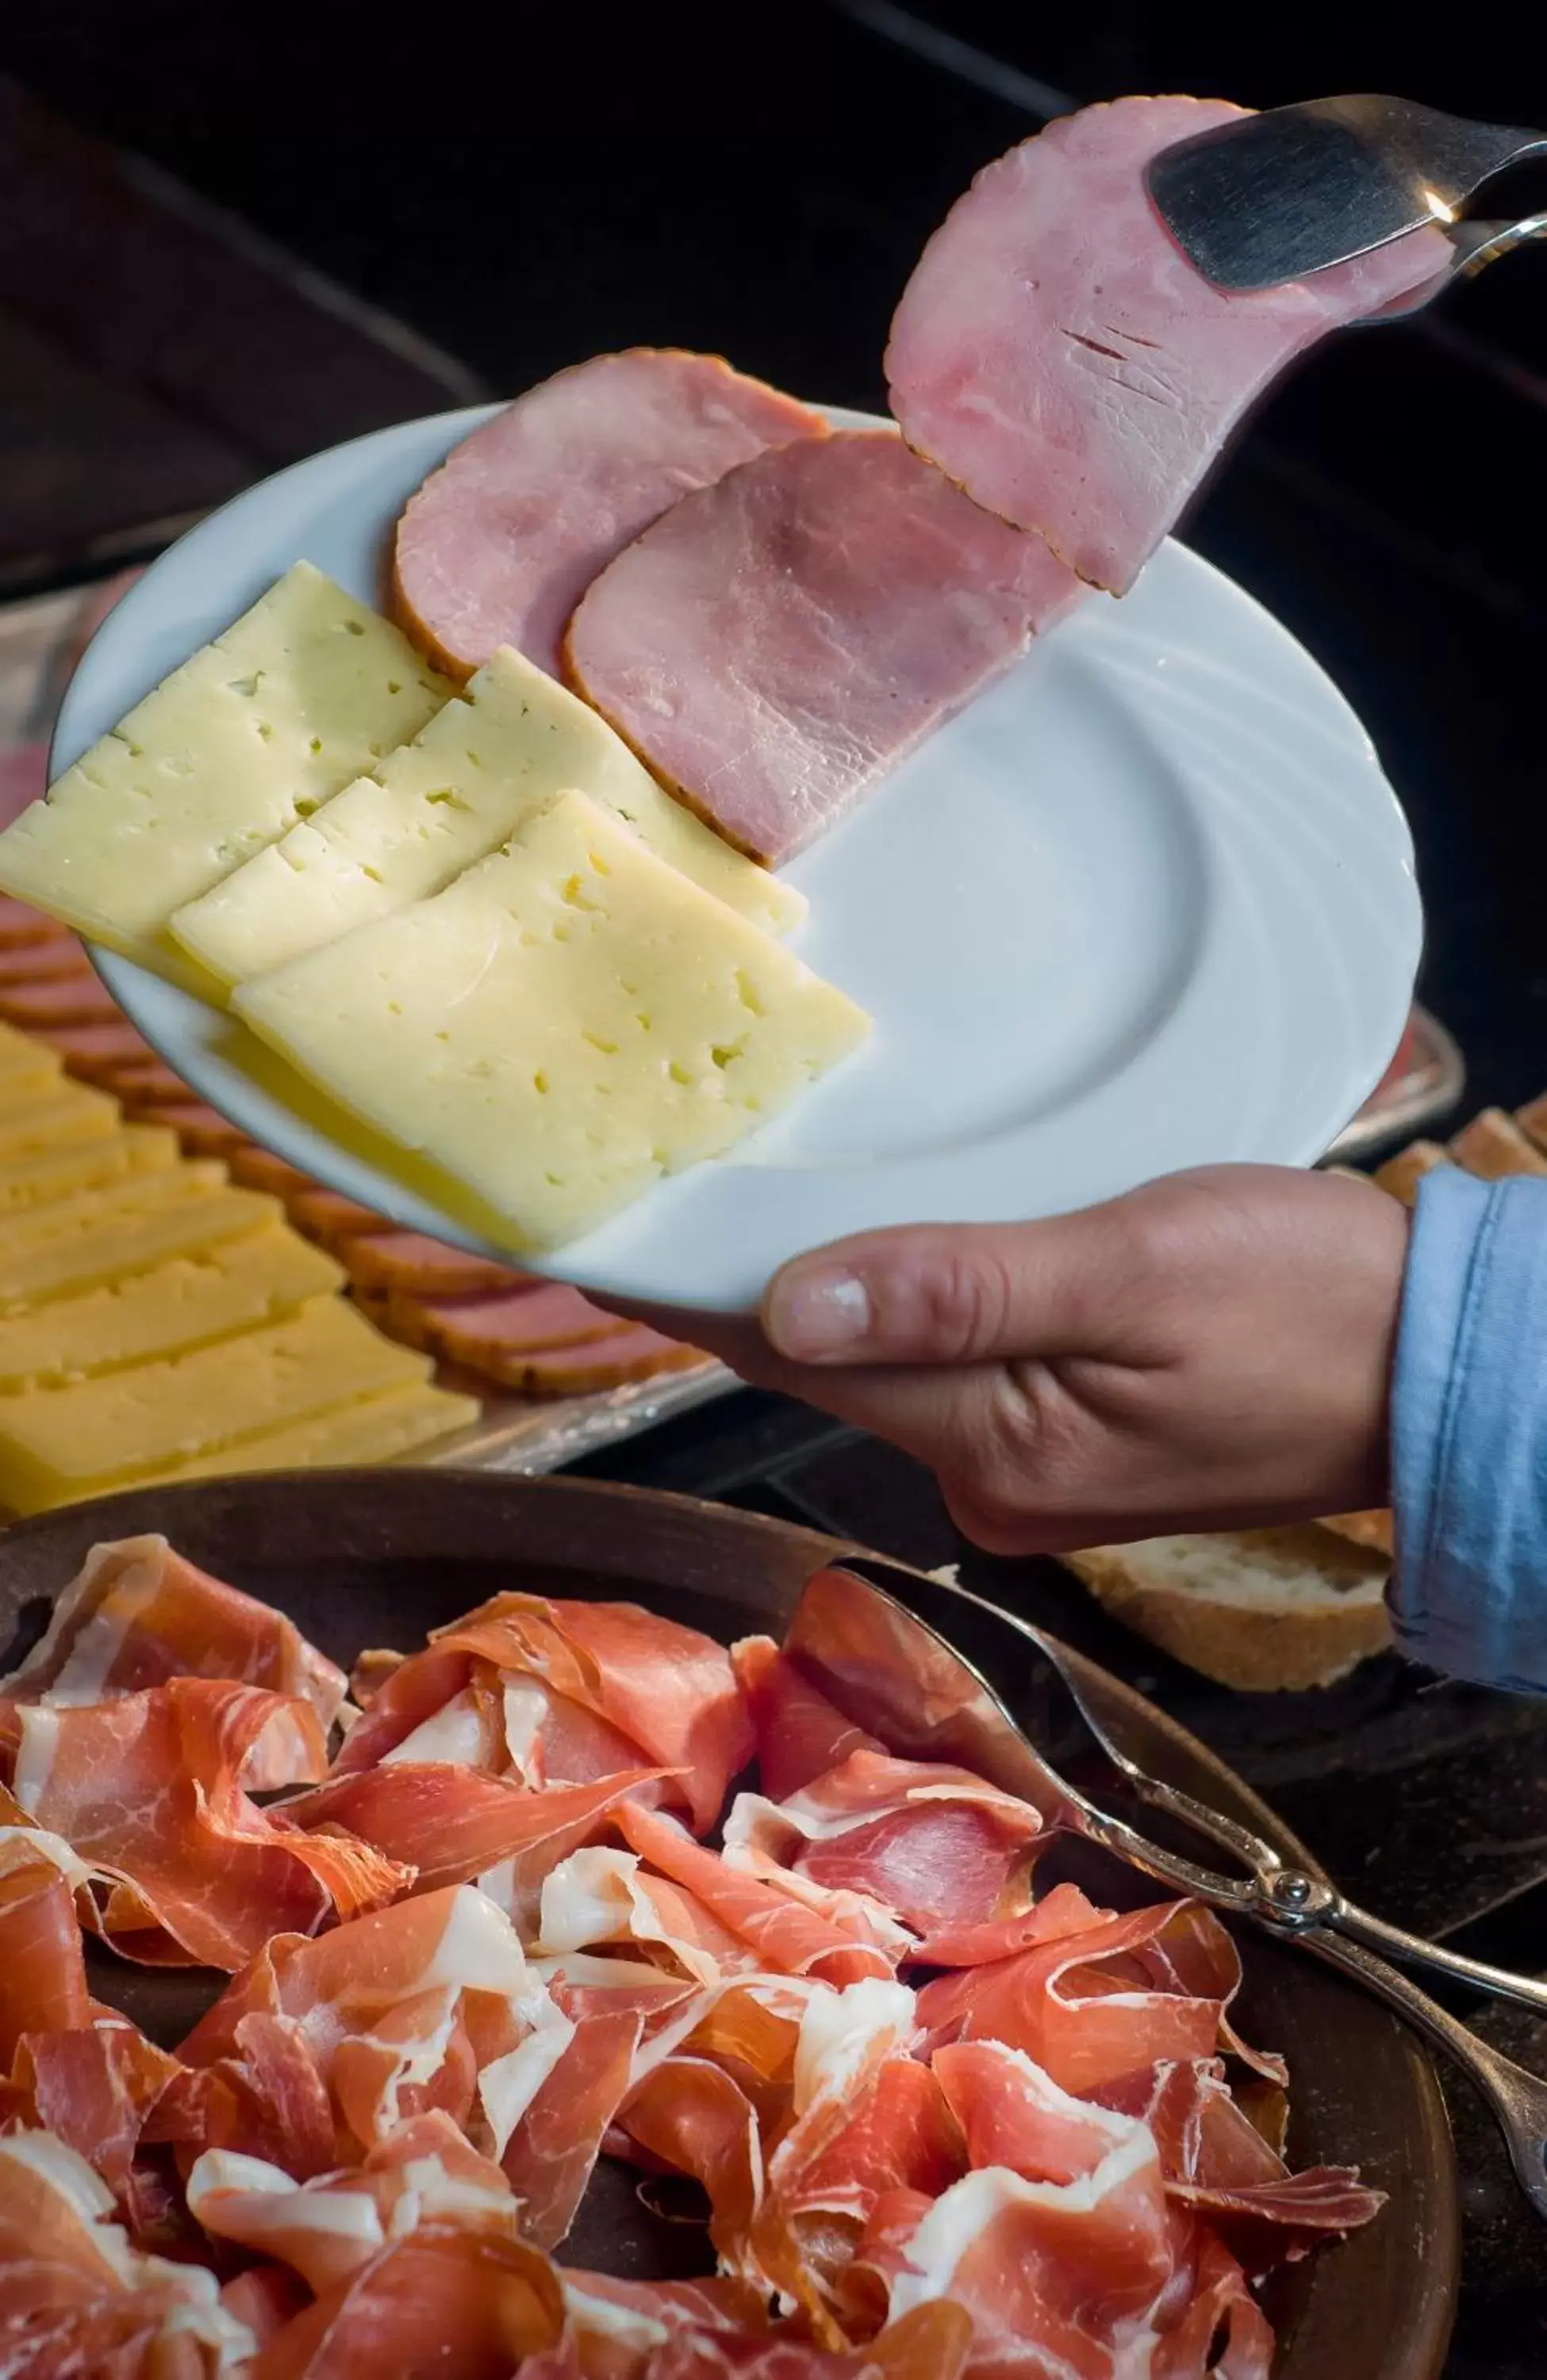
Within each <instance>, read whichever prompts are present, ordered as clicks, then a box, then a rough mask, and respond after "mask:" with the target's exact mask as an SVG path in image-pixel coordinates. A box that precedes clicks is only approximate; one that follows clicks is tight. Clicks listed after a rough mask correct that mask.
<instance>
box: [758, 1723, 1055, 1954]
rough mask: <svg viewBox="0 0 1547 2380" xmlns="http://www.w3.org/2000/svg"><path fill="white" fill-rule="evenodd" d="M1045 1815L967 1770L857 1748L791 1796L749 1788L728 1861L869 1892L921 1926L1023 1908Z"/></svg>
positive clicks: (986, 1918) (829, 1887)
mask: <svg viewBox="0 0 1547 2380" xmlns="http://www.w3.org/2000/svg"><path fill="white" fill-rule="evenodd" d="M1041 1826H1042V1822H1041V1816H1040V1815H1039V1814H1038V1812H1037V1811H1035V1810H1033V1809H1032V1808H1031V1806H1030V1804H1029V1803H1026V1802H1018V1801H1017V1800H1016V1799H1015V1797H1014V1796H1013V1795H1012V1794H1009V1793H1004V1792H1001V1791H999V1790H998V1789H997V1788H996V1787H994V1786H992V1785H989V1784H986V1783H985V1782H984V1780H983V1779H981V1777H974V1776H971V1775H970V1774H969V1773H968V1770H966V1769H965V1768H952V1767H936V1766H930V1765H927V1764H925V1763H923V1762H920V1761H914V1760H896V1759H894V1758H893V1757H892V1756H891V1755H890V1754H888V1753H884V1752H870V1751H859V1752H853V1753H851V1754H850V1755H849V1756H848V1758H847V1760H845V1761H844V1762H842V1763H841V1765H840V1766H839V1767H836V1768H833V1769H829V1770H828V1771H827V1773H826V1774H825V1775H824V1776H822V1777H819V1778H816V1779H813V1780H812V1781H811V1783H810V1785H807V1786H805V1787H803V1788H802V1789H801V1791H799V1792H798V1793H794V1794H791V1795H789V1796H787V1797H786V1799H785V1800H784V1801H783V1802H778V1803H774V1802H770V1801H768V1800H766V1799H765V1798H764V1797H762V1796H761V1795H759V1794H752V1793H743V1794H740V1795H739V1796H738V1797H737V1802H736V1805H735V1807H734V1808H733V1810H732V1811H731V1814H730V1816H729V1818H728V1819H727V1820H726V1822H725V1858H726V1862H727V1864H729V1865H731V1866H733V1867H742V1866H747V1867H749V1868H751V1869H752V1870H753V1872H755V1873H757V1874H759V1875H761V1876H765V1877H767V1878H768V1879H769V1880H770V1881H774V1880H775V1879H774V1872H775V1870H776V1869H778V1868H781V1867H782V1868H785V1869H787V1870H789V1871H791V1872H792V1873H793V1874H794V1875H795V1876H800V1877H804V1878H807V1879H809V1880H810V1882H811V1883H812V1884H814V1885H816V1886H818V1887H819V1888H822V1889H823V1890H825V1891H828V1892H837V1893H848V1894H852V1895H857V1896H862V1897H863V1898H864V1900H867V1901H869V1902H873V1903H877V1904H879V1905H880V1907H881V1908H882V1909H883V1910H889V1911H891V1912H893V1913H894V1914H895V1916H897V1917H899V1918H901V1919H902V1920H903V1921H904V1922H905V1923H906V1924H907V1925H911V1926H912V1927H913V1928H914V1929H915V1931H916V1932H917V1933H919V1934H928V1933H931V1932H932V1931H934V1930H936V1929H938V1928H940V1927H942V1926H944V1925H985V1924H988V1923H990V1922H992V1921H993V1920H996V1919H1001V1920H1002V1919H1005V1918H1011V1917H1017V1916H1019V1915H1020V1914H1022V1913H1023V1912H1024V1911H1025V1909H1026V1908H1027V1905H1028V1903H1029V1900H1030V1888H1029V1876H1030V1865H1031V1860H1032V1858H1033V1856H1034V1855H1035V1852H1036V1851H1037V1850H1038V1849H1040V1848H1041V1844H1040V1840H1039V1839H1040V1837H1041Z"/></svg>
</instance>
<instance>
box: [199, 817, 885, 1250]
mask: <svg viewBox="0 0 1547 2380" xmlns="http://www.w3.org/2000/svg"><path fill="white" fill-rule="evenodd" d="M572 884H574V885H578V886H579V889H580V891H581V892H582V893H583V895H584V902H583V905H577V904H576V903H575V902H574V901H573V900H572V899H566V888H570V887H571V886H572ZM558 929H562V931H560V930H558ZM233 1004H234V1006H235V1007H236V1009H237V1012H238V1014H239V1015H241V1016H242V1017H243V1018H244V1019H245V1020H246V1021H247V1022H248V1023H249V1024H250V1025H251V1026H253V1027H254V1028H255V1030H256V1031H257V1032H259V1033H260V1034H262V1037H263V1038H265V1039H266V1040H267V1041H269V1042H270V1043H271V1044H272V1046H273V1047H274V1048H275V1049H276V1050H279V1051H280V1052H281V1054H282V1055H283V1056H285V1057H286V1058H288V1059H289V1060H290V1062H292V1063H293V1064H294V1065H296V1066H298V1068H299V1069H300V1070H301V1072H302V1073H303V1074H305V1075H308V1076H310V1078H311V1080H312V1081H313V1082H314V1083H316V1084H318V1085H319V1086H320V1087H322V1088H323V1090H324V1091H325V1092H326V1093H327V1094H328V1095H329V1096H330V1097H331V1098H333V1099H336V1100H339V1101H340V1102H342V1104H343V1105H344V1106H346V1107H347V1108H348V1109H350V1110H351V1111H353V1112H354V1113H356V1114H357V1115H359V1116H361V1117H363V1118H364V1119H365V1120H366V1122H367V1123H371V1124H372V1125H373V1126H374V1127H375V1128H376V1129H377V1130H378V1131H379V1132H381V1133H384V1134H385V1135H387V1136H388V1137H389V1138H390V1139H392V1140H393V1141H395V1142H396V1144H397V1145H398V1146H399V1147H403V1148H405V1149H408V1150H409V1151H411V1152H413V1153H415V1154H417V1155H419V1156H421V1157H423V1158H425V1159H427V1160H430V1162H431V1163H432V1164H433V1165H434V1166H436V1167H438V1168H439V1169H440V1170H441V1171H442V1172H443V1173H444V1174H445V1175H446V1176H447V1177H449V1178H450V1180H451V1181H453V1182H454V1183H457V1184H460V1185H462V1187H463V1188H465V1189H467V1190H469V1191H471V1192H472V1193H473V1194H474V1196H476V1197H477V1198H478V1199H479V1200H480V1201H481V1203H482V1204H483V1205H484V1206H485V1207H486V1208H490V1209H492V1210H493V1211H494V1212H495V1213H496V1214H497V1215H498V1216H499V1217H500V1218H501V1219H502V1221H503V1225H504V1229H505V1233H506V1238H507V1240H508V1243H509V1244H510V1245H513V1246H522V1245H554V1244H556V1243H558V1242H561V1241H564V1240H566V1239H569V1238H572V1237H575V1236H576V1235H578V1234H579V1233H581V1232H584V1231H587V1230H590V1229H591V1227H592V1226H593V1225H595V1224H598V1223H600V1222H602V1221H603V1220H605V1219H606V1217H608V1216H609V1215H611V1214H613V1213H615V1211H616V1210H617V1209H618V1208H621V1207H624V1206H626V1205H627V1203H628V1202H629V1201H630V1200H631V1199H634V1198H636V1197H638V1196H640V1194H641V1192H643V1191H645V1190H647V1189H648V1188H649V1187H650V1186H651V1184H652V1183H654V1182H655V1181H656V1180H657V1179H659V1177H660V1176H661V1175H662V1174H663V1173H666V1172H678V1171H679V1170H680V1169H681V1168H683V1167H685V1166H688V1165H693V1164H696V1163H697V1162H698V1161H699V1160H700V1159H702V1158H707V1157H713V1156H716V1155H718V1154H719V1153H721V1152H722V1151H723V1150H725V1149H727V1148H730V1147H733V1146H734V1145H735V1144H736V1143H737V1141H739V1140H741V1139H742V1138H744V1137H745V1135H747V1134H748V1133H749V1132H751V1131H752V1130H753V1129H754V1128H755V1127H756V1125H757V1124H758V1123H761V1121H762V1120H763V1119H764V1118H765V1117H766V1116H768V1115H771V1114H773V1113H774V1111H776V1110H778V1109H780V1108H782V1107H784V1106H786V1104H787V1103H788V1102H789V1101H790V1100H791V1099H794V1098H795V1097H796V1096H797V1095H798V1093H799V1092H800V1091H801V1090H803V1089H804V1088H805V1087H806V1086H807V1085H808V1084H809V1083H810V1082H812V1081H813V1080H814V1079H815V1078H816V1077H817V1076H818V1075H822V1074H824V1073H826V1071H827V1070H828V1068H829V1067H831V1066H833V1065H834V1064H836V1063H837V1062H838V1061H839V1060H840V1059H841V1058H844V1057H846V1056H847V1055H848V1053H849V1052H850V1051H851V1050H855V1049H856V1048H858V1047H859V1043H860V1042H861V1041H862V1040H863V1039H864V1038H865V1036H866V1034H867V1032H868V1030H869V1020H868V1019H867V1018H866V1016H865V1015H864V1014H863V1012H862V1011H861V1010H859V1008H857V1007H856V1006H855V1004H854V1002H852V1001H850V1000H849V999H847V997H846V996H845V994H844V993H842V992H841V991H838V990H834V987H833V986H832V985H830V984H826V983H823V982H822V980H821V978H820V977H817V976H815V975H813V974H812V973H811V972H810V969H809V968H808V967H804V966H802V965H800V963H799V961H798V959H796V958H794V957H792V956H791V954H790V953H788V952H787V951H786V950H785V949H783V948H782V947H781V945H780V944H778V943H777V942H774V941H771V940H770V939H769V938H768V937H767V936H766V935H765V934H763V933H762V932H761V929H759V928H757V927H756V926H754V925H752V924H750V923H749V921H748V919H746V918H745V917H738V916H737V914H736V912H735V911H734V910H732V909H729V908H727V907H726V906H725V904H724V903H723V902H720V901H716V900H715V899H714V898H713V896H712V895H711V894H710V893H708V892H704V891H703V890H702V888H701V887H700V886H699V885H697V884H694V883H692V882H690V881H689V880H688V878H687V877H685V876H683V875H680V874H679V873H678V872H677V870H676V868H670V867H668V866H667V865H666V864H665V863H664V860H662V859H661V858H659V857H658V856H656V854H655V853H653V852H652V851H650V850H648V849H647V848H646V847H645V845H644V844H642V843H640V841H639V840H638V838H637V837H636V836H635V835H633V834H632V833H631V832H629V830H628V829H627V827H626V826H624V825H623V823H622V822H621V820H618V819H617V818H616V817H615V815H613V814H612V813H610V812H609V811H606V810H603V809H602V808H601V807H598V805H597V804H596V803H594V802H592V801H591V800H589V799H588V798H587V797H586V796H585V795H583V794H579V793H576V792H566V793H564V794H561V795H557V796H556V797H555V798H554V800H553V801H552V802H550V803H548V804H547V805H546V806H545V807H544V808H542V810H541V811H540V812H539V813H538V814H537V815H536V816H535V817H534V818H533V819H531V820H530V821H529V822H528V823H527V825H526V826H524V827H523V828H522V830H521V832H520V833H519V834H518V836H517V837H516V838H515V839H514V840H513V841H512V842H511V844H509V845H508V847H507V848H506V850H504V851H502V852H498V853H495V854H494V855H493V856H491V857H490V858H487V859H484V860H482V861H481V862H480V863H479V864H478V865H477V866H476V867H474V868H470V869H469V871H468V873H467V874H466V875H465V876H463V877H461V878H460V879H459V880H457V882H456V883H455V884H453V885H452V886H451V887H450V888H449V889H448V890H447V891H446V892H442V893H440V894H439V895H437V897H436V898H435V899H433V900H431V901H425V902H420V903H419V904H417V905H415V906H413V907H411V908H408V909H404V910H401V911H399V912H398V913H397V914H396V916H395V917H387V918H384V919H382V920H381V921H380V922H379V923H377V924H374V925H370V926H362V927H360V928H359V929H357V930H356V931H355V932H354V933H352V934H350V935H348V936H347V937H345V938H344V939H343V940H342V941H337V942H334V943H331V944H329V945H327V946H325V947H324V948H323V949H322V950H318V951H314V952H312V953H310V954H309V955H308V956H307V957H305V958H302V959H298V960H295V961H294V962H293V963H292V964H291V965H288V966H286V967H282V968H279V969H277V970H276V971H275V972H274V974H272V975H268V976H263V977H257V978H256V979H255V980H253V981H252V982H250V983H248V984H245V985H243V986H240V987H239V988H238V990H237V992H236V993H235V995H234V1000H233Z"/></svg>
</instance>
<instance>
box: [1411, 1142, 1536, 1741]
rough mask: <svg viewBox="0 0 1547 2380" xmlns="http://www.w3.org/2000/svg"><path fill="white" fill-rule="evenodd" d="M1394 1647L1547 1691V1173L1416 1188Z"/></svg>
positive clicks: (1482, 1677)
mask: <svg viewBox="0 0 1547 2380" xmlns="http://www.w3.org/2000/svg"><path fill="white" fill-rule="evenodd" d="M1392 1506H1393V1512H1394V1514H1395V1543H1396V1567H1395V1578H1394V1580H1393V1585H1392V1593H1391V1604H1392V1615H1393V1618H1394V1620H1395V1626H1396V1633H1397V1641H1398V1643H1399V1644H1400V1645H1401V1647H1402V1649H1403V1651H1404V1652H1405V1653H1406V1654H1407V1656H1408V1657H1409V1658H1410V1659H1412V1660H1415V1661H1423V1662H1426V1663H1427V1664H1428V1665H1429V1666H1430V1667H1431V1669H1436V1670H1445V1671H1446V1672H1447V1673H1448V1674H1449V1675H1450V1676H1452V1677H1457V1678H1471V1679H1475V1680H1476V1681H1477V1682H1479V1683H1480V1684H1483V1685H1490V1686H1502V1687H1504V1688H1506V1689H1508V1690H1509V1691H1511V1692H1513V1693H1516V1694H1544V1693H1547V1178H1531V1177H1529V1176H1515V1177H1512V1178H1511V1179H1509V1180H1507V1181H1504V1182H1476V1181H1474V1180H1472V1178H1471V1177H1470V1175H1468V1174H1466V1173H1462V1172H1457V1171H1456V1170H1455V1169H1454V1168H1452V1167H1449V1166H1444V1167H1441V1168H1439V1169H1437V1170H1436V1171H1435V1172H1432V1173H1430V1174H1427V1175H1426V1176H1425V1177H1424V1180H1423V1182H1422V1184H1420V1186H1419V1196H1418V1204H1417V1208H1416V1210H1415V1213H1414V1219H1413V1233H1412V1241H1411V1245H1410V1247H1409V1252H1408V1257H1407V1281H1406V1283H1405V1286H1404V1290H1403V1299H1402V1318H1401V1324H1400V1328H1399V1330H1398V1334H1397V1348H1396V1366H1395V1378H1394V1382H1393V1396H1392Z"/></svg>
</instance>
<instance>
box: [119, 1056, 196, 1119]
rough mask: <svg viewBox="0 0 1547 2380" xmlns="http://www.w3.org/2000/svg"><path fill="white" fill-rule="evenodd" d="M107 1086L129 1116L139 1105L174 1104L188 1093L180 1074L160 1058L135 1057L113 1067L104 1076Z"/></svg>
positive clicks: (133, 1113)
mask: <svg viewBox="0 0 1547 2380" xmlns="http://www.w3.org/2000/svg"><path fill="white" fill-rule="evenodd" d="M107 1087H108V1089H109V1090H110V1091H111V1092H112V1093H113V1095H114V1097H115V1098H116V1099H120V1100H121V1101H122V1102H123V1106H124V1110H125V1112H126V1113H127V1114H128V1115H135V1114H137V1113H138V1112H139V1111H140V1109H142V1108H147V1107H154V1106H161V1107H165V1106H166V1105H167V1104H168V1102H170V1103H172V1104H173V1105H176V1104H177V1102H178V1101H180V1100H183V1099H188V1098H189V1087H188V1085H187V1084H186V1083H185V1082H184V1081H183V1079H182V1077H181V1075H175V1074H174V1073H173V1072H172V1069H171V1067H170V1066H164V1065H163V1064H162V1062H161V1061H160V1059H159V1058H134V1059H131V1060H130V1061H129V1062H128V1063H127V1064H126V1065H122V1066H115V1067H114V1068H113V1069H112V1070H111V1072H110V1073H109V1075H108V1076H107Z"/></svg>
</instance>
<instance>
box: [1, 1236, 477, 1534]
mask: <svg viewBox="0 0 1547 2380" xmlns="http://www.w3.org/2000/svg"><path fill="white" fill-rule="evenodd" d="M229 1195H230V1196H233V1197H243V1196H248V1195H249V1194H248V1193H246V1192H243V1191H233V1192H231V1193H230V1194H229ZM429 1368H430V1366H429V1364H428V1361H427V1360H426V1358H425V1357H424V1356H422V1355H415V1354H410V1352H409V1351H408V1348H406V1347H395V1346H394V1345H393V1343H392V1342H391V1341H390V1340H388V1339H384V1338H383V1337H382V1335H381V1333H380V1331H378V1330H372V1326H371V1324H370V1323H369V1322H367V1321H366V1320H365V1318H364V1317H363V1315H359V1314H357V1313H356V1312H355V1309H354V1307H353V1306H352V1305H347V1303H346V1302H345V1300H344V1299H343V1298H341V1297H318V1298H314V1299H312V1301H311V1304H310V1305H303V1306H302V1307H301V1309H300V1311H299V1312H298V1314H296V1315H294V1316H292V1317H291V1318H289V1319H288V1320H286V1321H284V1322H275V1323H271V1324H269V1325H268V1326H266V1327H265V1328H264V1329H262V1330H250V1331H246V1332H244V1333H243V1334H242V1336H241V1337H239V1338H236V1339H223V1340H221V1341H220V1342H218V1343H217V1344H216V1345H214V1346H212V1347H200V1348H196V1349H195V1350H194V1351H193V1353H192V1354H187V1355H175V1356H171V1357H169V1358H168V1359H167V1360H166V1361H165V1362H163V1363H156V1364H138V1365H135V1366H133V1367H132V1368H131V1369H129V1370H128V1371H123V1372H111V1373H109V1374H107V1375H106V1377H105V1378H102V1379H95V1380H80V1381H78V1382H76V1383H74V1384H73V1385H72V1386H70V1387H68V1388H61V1389H35V1390H30V1391H29V1392H27V1393H26V1394H24V1395H21V1396H12V1397H0V1503H5V1504H7V1505H9V1506H10V1507H11V1509H12V1510H13V1511H14V1512H47V1511H50V1510H52V1508H53V1507H54V1506H55V1505H57V1504H67V1503H73V1502H74V1501H75V1500H77V1499H78V1498H79V1497H82V1496H100V1495H104V1494H105V1493H107V1492H108V1491H109V1490H110V1489H112V1488H122V1487H128V1486H129V1485H131V1484H132V1483H133V1482H134V1481H135V1480H138V1479H144V1478H146V1477H149V1476H152V1475H155V1474H156V1473H158V1472H159V1473H164V1472H166V1471H168V1470H171V1469H173V1468H174V1467H176V1466H177V1465H178V1464H181V1463H190V1462H195V1461H197V1460H198V1459H199V1458H200V1457H201V1456H203V1455H212V1454H217V1453H219V1452H220V1451H221V1450H222V1449H224V1448H225V1447H228V1446H231V1447H236V1446H240V1445H242V1444H243V1443H244V1441H247V1440H250V1439H256V1438H259V1437H261V1436H262V1434H263V1433H264V1432H265V1431H273V1430H275V1429H278V1428H280V1427H283V1426H285V1425H286V1424H290V1423H295V1422H301V1421H305V1420H307V1419H308V1418H309V1417H310V1416H311V1415H314V1414H323V1413H328V1412H331V1411H333V1410H334V1409H335V1407H338V1406H341V1405H349V1404H353V1403H356V1402H357V1401H358V1400H359V1399H360V1398H363V1397H368V1396H372V1395H374V1394H376V1393H378V1392H379V1391H380V1390H384V1389H392V1388H399V1387H404V1386H407V1385H408V1383H410V1382H412V1381H422V1380H423V1379H424V1378H426V1376H427V1374H428V1372H429Z"/></svg>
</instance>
